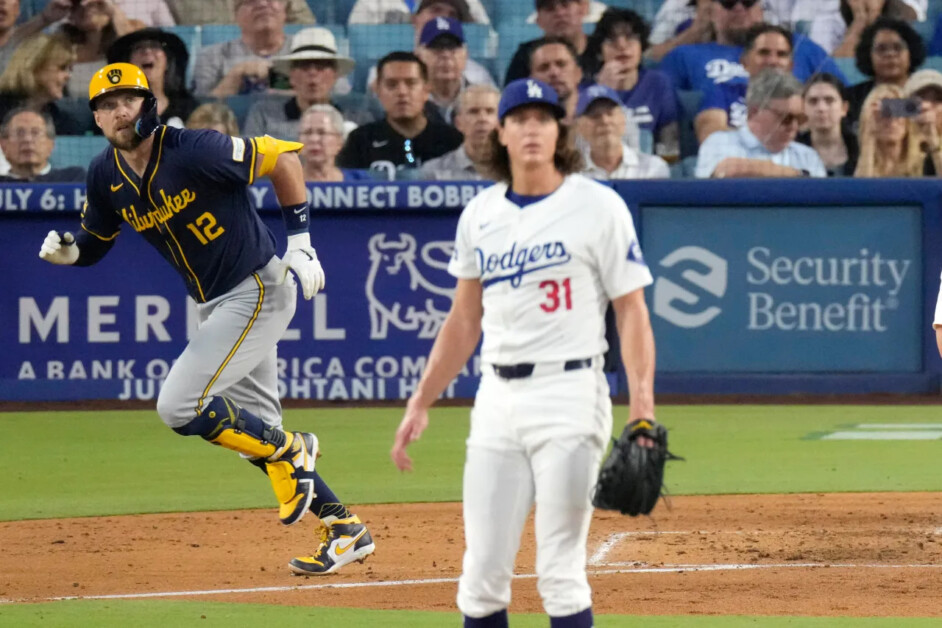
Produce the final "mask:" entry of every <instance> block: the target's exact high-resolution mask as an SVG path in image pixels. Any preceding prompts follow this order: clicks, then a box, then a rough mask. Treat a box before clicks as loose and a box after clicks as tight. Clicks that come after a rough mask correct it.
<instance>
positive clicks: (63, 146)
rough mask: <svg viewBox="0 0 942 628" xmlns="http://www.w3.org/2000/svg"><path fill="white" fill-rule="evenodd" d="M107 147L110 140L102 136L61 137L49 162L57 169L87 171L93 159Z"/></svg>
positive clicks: (57, 140)
mask: <svg viewBox="0 0 942 628" xmlns="http://www.w3.org/2000/svg"><path fill="white" fill-rule="evenodd" d="M107 147H108V140H106V139H105V138H104V137H103V136H100V135H60V136H59V137H57V138H56V146H55V148H54V149H53V150H52V156H51V157H50V158H49V162H50V163H51V164H52V165H53V166H54V167H56V168H66V167H69V166H81V167H82V168H86V169H87V168H88V164H89V162H91V160H92V158H94V157H95V156H96V155H97V154H98V153H100V152H101V151H103V150H104V149H106V148H107Z"/></svg>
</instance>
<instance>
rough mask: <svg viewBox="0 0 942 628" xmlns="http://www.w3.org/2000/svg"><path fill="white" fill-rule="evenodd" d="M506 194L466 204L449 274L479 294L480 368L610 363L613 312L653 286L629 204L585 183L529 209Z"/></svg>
mask: <svg viewBox="0 0 942 628" xmlns="http://www.w3.org/2000/svg"><path fill="white" fill-rule="evenodd" d="M506 192H507V185H506V184H504V183H498V184H496V185H493V186H491V187H490V188H488V189H486V190H483V191H482V192H481V193H480V194H478V195H477V196H475V197H474V198H473V199H472V200H471V202H470V203H468V206H467V207H466V208H465V210H464V211H463V212H462V214H461V218H460V219H459V220H458V232H457V235H456V237H455V252H454V255H453V256H452V259H451V262H450V263H449V265H448V272H449V273H451V274H452V275H454V276H455V277H457V278H459V279H480V280H481V283H482V284H483V287H484V295H483V305H484V317H483V320H482V330H483V332H484V343H483V345H482V347H481V358H482V360H483V361H484V362H486V363H490V364H517V363H521V362H537V363H538V362H552V361H559V360H571V359H578V358H586V357H591V356H595V355H600V354H602V353H604V352H605V350H606V349H607V348H608V345H607V343H606V342H605V320H604V318H605V317H604V314H605V308H606V306H607V304H608V302H609V301H610V300H612V299H615V298H617V297H619V296H622V295H625V294H628V293H629V292H633V291H634V290H637V289H638V288H643V287H644V286H647V285H650V284H651V282H652V278H651V272H650V271H649V270H648V267H647V266H646V265H645V263H644V259H643V258H642V255H641V247H640V244H639V243H638V237H637V235H636V233H635V228H634V224H633V223H632V220H631V214H630V213H629V212H628V207H627V206H626V205H625V202H624V201H623V200H622V199H621V197H620V196H618V194H616V193H615V191H614V190H612V189H611V188H608V187H606V186H604V185H602V184H600V183H597V182H595V181H592V180H591V179H588V178H586V177H584V176H582V175H569V176H567V177H566V178H565V179H564V180H563V184H562V185H561V186H560V187H559V188H558V189H557V190H556V191H555V192H553V193H552V194H550V195H549V196H547V197H546V198H544V199H542V200H540V201H538V202H536V203H533V204H530V205H527V206H526V207H523V208H520V207H518V206H517V205H516V204H514V203H512V202H511V201H509V200H508V199H507V198H506V196H505V194H506Z"/></svg>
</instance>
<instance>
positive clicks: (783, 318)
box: [642, 207, 922, 373]
mask: <svg viewBox="0 0 942 628" xmlns="http://www.w3.org/2000/svg"><path fill="white" fill-rule="evenodd" d="M643 225H644V229H643V241H642V246H643V248H644V252H645V258H646V259H647V260H648V263H649V264H650V266H651V271H652V273H653V274H654V277H655V281H654V286H653V288H652V289H651V290H649V292H648V299H649V305H650V308H651V313H652V323H653V325H654V332H655V337H656V340H657V345H658V368H659V370H662V371H664V372H704V371H706V372H762V373H781V372H796V373H799V372H822V371H828V372H875V371H888V372H889V371H893V372H914V371H918V370H920V368H921V345H920V342H921V338H922V329H921V327H920V326H921V321H922V303H921V259H922V258H921V235H920V233H921V226H920V214H919V209H917V208H911V207H885V208H884V207H881V208H863V207H861V208H840V209H837V208H828V207H821V208H814V207H812V208H795V207H790V208H778V209H775V208H742V209H740V208H736V209H732V208H710V209H709V210H706V209H693V208H673V207H670V208H667V207H649V208H646V209H645V210H644V213H643Z"/></svg>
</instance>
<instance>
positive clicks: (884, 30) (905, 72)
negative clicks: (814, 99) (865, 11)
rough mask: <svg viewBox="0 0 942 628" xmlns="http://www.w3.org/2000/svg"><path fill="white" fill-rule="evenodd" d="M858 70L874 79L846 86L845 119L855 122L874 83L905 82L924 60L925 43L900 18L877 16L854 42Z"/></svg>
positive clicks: (898, 85)
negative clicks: (846, 109)
mask: <svg viewBox="0 0 942 628" xmlns="http://www.w3.org/2000/svg"><path fill="white" fill-rule="evenodd" d="M856 57H857V69H858V70H860V71H861V72H863V73H864V74H866V75H867V76H872V77H873V78H872V79H871V80H869V81H864V82H863V83H858V84H857V85H853V86H851V87H849V88H848V89H847V101H848V103H850V109H849V111H848V113H847V120H848V121H849V122H850V123H851V124H852V125H856V124H857V121H858V120H859V119H860V108H861V106H862V105H863V102H864V99H866V98H867V95H868V94H870V90H872V89H873V88H874V87H876V86H877V85H896V86H897V87H902V86H903V85H905V84H906V80H907V79H908V78H909V75H910V74H912V73H913V71H914V70H915V69H916V68H918V67H919V66H920V65H922V63H923V62H924V61H925V60H926V45H925V44H924V43H923V41H922V38H921V37H920V36H919V33H917V32H916V31H915V30H913V27H912V26H910V25H909V24H907V23H906V22H904V21H902V20H896V19H890V18H880V19H879V20H877V21H876V22H874V23H873V24H871V25H870V26H868V27H867V28H866V29H865V30H864V32H863V34H862V35H861V36H860V43H859V44H857V52H856Z"/></svg>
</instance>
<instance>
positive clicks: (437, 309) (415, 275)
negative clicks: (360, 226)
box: [366, 233, 455, 339]
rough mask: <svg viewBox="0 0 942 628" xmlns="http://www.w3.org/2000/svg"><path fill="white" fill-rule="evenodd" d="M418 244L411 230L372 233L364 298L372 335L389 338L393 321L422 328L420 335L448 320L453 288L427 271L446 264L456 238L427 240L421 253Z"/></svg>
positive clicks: (401, 327)
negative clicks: (389, 237)
mask: <svg viewBox="0 0 942 628" xmlns="http://www.w3.org/2000/svg"><path fill="white" fill-rule="evenodd" d="M416 248H417V245H416V242H415V238H414V237H413V236H411V235H409V234H408V233H400V234H399V239H398V240H387V239H386V234H385V233H377V234H375V235H374V236H373V237H372V238H370V243H369V251H370V270H369V273H368V274H367V276H366V300H367V302H368V303H369V308H370V338H372V339H382V338H386V336H387V334H388V332H389V326H390V325H392V326H393V327H395V328H396V329H399V330H401V331H414V332H418V333H417V336H418V337H419V338H434V337H435V335H436V334H438V330H439V329H440V328H441V326H442V323H444V322H445V316H446V315H447V314H448V310H450V309H451V301H452V299H453V298H454V294H455V289H454V287H444V286H440V285H437V284H435V283H433V282H431V281H429V279H428V275H429V274H430V271H438V272H439V273H440V272H441V271H444V270H446V269H447V268H448V259H449V258H450V257H451V254H452V251H453V249H454V243H452V242H447V241H440V242H429V243H428V244H426V245H425V246H423V247H422V250H421V252H420V253H419V254H418V256H417V255H416ZM419 263H421V264H422V265H423V268H424V270H425V272H424V273H423V271H422V270H420V267H419Z"/></svg>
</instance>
